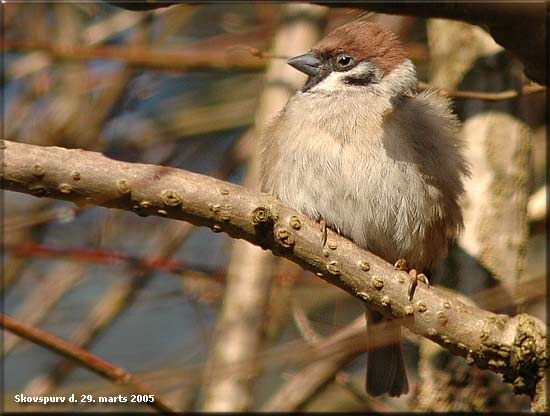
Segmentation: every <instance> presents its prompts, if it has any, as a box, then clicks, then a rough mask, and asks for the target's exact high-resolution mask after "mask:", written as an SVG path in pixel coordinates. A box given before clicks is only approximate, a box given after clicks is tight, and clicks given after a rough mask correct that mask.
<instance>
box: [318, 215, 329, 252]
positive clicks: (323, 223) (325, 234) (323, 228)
mask: <svg viewBox="0 0 550 416" xmlns="http://www.w3.org/2000/svg"><path fill="white" fill-rule="evenodd" d="M319 228H320V230H321V242H322V243H323V247H324V246H326V245H327V238H328V231H327V222H326V221H325V220H319Z"/></svg>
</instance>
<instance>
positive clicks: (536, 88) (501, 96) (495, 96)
mask: <svg viewBox="0 0 550 416" xmlns="http://www.w3.org/2000/svg"><path fill="white" fill-rule="evenodd" d="M418 88H420V89H421V90H427V89H430V88H434V89H436V91H437V92H438V94H440V95H443V96H445V97H451V98H469V99H475V100H485V101H502V100H511V99H512V98H517V97H520V96H524V95H530V94H537V93H541V92H544V91H546V87H545V86H544V85H524V86H523V87H522V88H521V90H507V91H500V92H480V91H448V90H445V89H443V88H437V87H434V86H433V85H430V84H427V83H425V82H418Z"/></svg>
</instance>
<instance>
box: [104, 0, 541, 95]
mask: <svg viewBox="0 0 550 416" xmlns="http://www.w3.org/2000/svg"><path fill="white" fill-rule="evenodd" d="M104 1H106V2H108V3H112V4H115V5H117V6H119V7H123V8H126V9H130V10H151V9H156V8H159V7H166V6H170V5H173V4H178V3H183V1H182V0H180V1H170V0H167V1H165V0H162V1H160V0H142V1H132V2H125V1H120V0H119V1H116V0H115V1H112V0H111V1H109V0H104ZM227 2H229V0H227ZM186 3H188V2H186ZM309 3H319V4H322V5H323V6H327V7H351V8H355V9H365V10H369V11H372V12H379V13H389V14H399V15H406V16H416V17H425V18H428V17H439V18H445V19H454V20H462V21H464V22H467V23H471V24H475V25H479V26H481V27H484V28H486V29H487V31H488V32H489V33H490V34H491V36H492V37H493V39H494V40H495V41H496V42H497V43H499V44H500V45H502V46H503V47H504V48H505V49H507V50H508V51H510V52H512V53H513V54H514V55H515V56H517V57H518V59H519V60H520V61H521V62H522V63H523V64H524V65H525V73H526V75H527V76H528V77H529V78H531V79H532V80H533V81H536V82H538V83H539V84H546V54H545V50H546V41H547V40H546V38H547V35H546V13H547V12H546V2H543V1H539V2H516V3H506V2H485V3H484V2H441V3H434V2H420V3H419V2H408V1H394V2H387V1H380V2H371V1H368V2H357V1H353V0H352V1H349V0H347V1H346V0H341V1H338V0H336V1H328V2H327V1H309Z"/></svg>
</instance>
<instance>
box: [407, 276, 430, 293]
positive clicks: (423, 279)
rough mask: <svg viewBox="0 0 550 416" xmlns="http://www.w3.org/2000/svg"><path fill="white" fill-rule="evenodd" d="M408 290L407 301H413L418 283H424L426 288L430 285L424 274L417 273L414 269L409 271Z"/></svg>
mask: <svg viewBox="0 0 550 416" xmlns="http://www.w3.org/2000/svg"><path fill="white" fill-rule="evenodd" d="M409 278H410V282H409V289H408V290H407V294H408V295H409V300H412V299H413V296H414V292H415V291H416V286H417V285H418V282H419V281H420V282H422V283H425V284H426V285H427V286H429V285H430V281H429V280H428V278H427V277H426V275H425V274H424V273H418V272H417V271H416V270H415V269H411V270H409Z"/></svg>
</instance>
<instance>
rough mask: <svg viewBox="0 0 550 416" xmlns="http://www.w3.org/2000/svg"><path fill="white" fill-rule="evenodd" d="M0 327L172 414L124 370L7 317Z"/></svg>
mask: <svg viewBox="0 0 550 416" xmlns="http://www.w3.org/2000/svg"><path fill="white" fill-rule="evenodd" d="M0 327H2V328H4V329H6V330H8V331H11V332H13V333H14V334H16V335H19V336H20V337H23V338H25V339H27V340H29V341H32V342H35V343H36V344H39V345H42V346H43V347H45V348H48V349H49V350H52V351H55V352H57V353H58V354H61V355H63V356H65V357H67V358H69V359H71V360H73V361H76V362H77V363H79V364H80V365H82V366H84V367H86V368H87V369H88V370H90V371H93V372H94V373H96V374H98V375H100V376H102V377H104V378H106V379H108V380H111V381H114V382H115V383H119V384H125V385H127V386H128V387H130V388H132V389H133V390H134V391H135V392H136V393H139V394H145V395H153V396H154V401H153V402H151V401H149V402H147V405H148V406H151V407H153V408H155V409H156V410H157V411H159V412H162V413H174V412H175V410H174V409H172V408H171V407H170V406H168V405H167V404H166V403H164V400H161V398H160V396H158V395H157V394H156V393H155V392H153V391H152V390H151V389H150V388H149V387H148V386H147V385H145V384H144V383H143V382H142V381H141V380H139V379H138V378H137V377H135V376H134V375H132V374H130V373H129V372H127V371H126V370H124V369H123V368H120V367H116V366H114V365H112V364H111V363H109V362H107V361H104V360H102V359H101V358H99V357H97V356H95V355H93V354H90V353H89V352H87V351H85V350H83V349H81V348H78V347H77V346H75V345H73V344H71V343H69V342H67V341H64V340H62V339H61V338H58V337H56V336H54V335H52V334H49V333H48V332H44V331H42V330H40V329H37V328H33V327H30V326H27V325H25V324H23V323H22V322H19V321H18V320H16V319H14V318H12V317H11V316H9V315H0Z"/></svg>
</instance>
